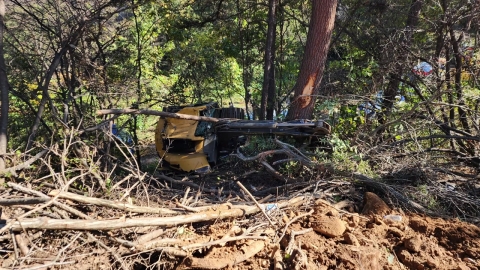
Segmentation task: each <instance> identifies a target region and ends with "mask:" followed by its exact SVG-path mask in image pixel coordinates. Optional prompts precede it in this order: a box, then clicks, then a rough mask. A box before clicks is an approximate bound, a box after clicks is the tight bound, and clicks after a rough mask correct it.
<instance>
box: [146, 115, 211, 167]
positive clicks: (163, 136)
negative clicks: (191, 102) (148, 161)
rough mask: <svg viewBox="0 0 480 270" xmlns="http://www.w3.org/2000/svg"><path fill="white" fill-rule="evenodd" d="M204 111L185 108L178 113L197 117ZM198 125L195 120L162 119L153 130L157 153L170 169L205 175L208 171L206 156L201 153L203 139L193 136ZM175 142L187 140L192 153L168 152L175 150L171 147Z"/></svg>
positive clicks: (173, 146)
mask: <svg viewBox="0 0 480 270" xmlns="http://www.w3.org/2000/svg"><path fill="white" fill-rule="evenodd" d="M205 109H206V106H197V107H185V108H182V109H180V110H179V111H178V113H181V114H189V115H195V116H199V115H200V111H203V110H205ZM198 123H199V122H198V121H196V120H185V119H176V118H162V119H160V120H159V121H158V123H157V127H156V129H155V145H156V149H157V153H158V155H159V156H160V158H162V160H163V161H164V162H167V164H169V166H170V167H171V168H174V169H179V170H182V171H185V172H190V171H193V172H197V173H206V172H208V171H209V170H210V165H209V163H208V159H207V156H206V155H205V154H204V152H203V145H204V141H205V138H204V137H203V136H195V131H196V129H197V125H198ZM175 140H177V141H178V140H188V141H189V142H191V143H193V147H191V150H193V151H191V152H188V153H175V152H174V151H169V150H170V149H172V150H173V149H174V148H175V145H173V142H174V141H175Z"/></svg>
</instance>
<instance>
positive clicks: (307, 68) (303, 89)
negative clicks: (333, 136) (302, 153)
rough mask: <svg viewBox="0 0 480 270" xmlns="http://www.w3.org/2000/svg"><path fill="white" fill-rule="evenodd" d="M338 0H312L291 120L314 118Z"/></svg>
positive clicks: (290, 114)
mask: <svg viewBox="0 0 480 270" xmlns="http://www.w3.org/2000/svg"><path fill="white" fill-rule="evenodd" d="M336 9H337V0H312V16H311V19H310V26H309V29H308V35H307V43H306V47H305V54H304V56H303V60H302V64H301V66H300V73H299V75H298V79H297V82H296V84H295V86H294V89H293V90H294V96H293V99H292V103H291V105H290V109H289V111H288V114H287V119H288V120H293V119H310V118H312V114H313V109H314V106H315V100H316V95H318V92H319V86H320V82H321V81H322V76H323V71H324V69H325V62H326V59H327V53H328V48H329V45H330V39H331V37H332V31H333V26H334V22H335V14H336Z"/></svg>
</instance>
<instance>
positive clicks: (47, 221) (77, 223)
mask: <svg viewBox="0 0 480 270" xmlns="http://www.w3.org/2000/svg"><path fill="white" fill-rule="evenodd" d="M303 199H304V197H296V198H293V199H291V200H289V201H286V202H282V203H278V204H277V205H276V206H277V207H278V208H283V207H286V206H290V205H296V204H298V203H299V202H301V201H303ZM259 211H260V210H259V209H258V207H257V206H248V205H245V206H239V205H236V206H232V207H230V208H227V207H226V206H223V207H218V208H217V209H216V210H215V211H213V210H210V211H205V212H201V213H194V214H189V215H179V216H173V217H148V218H119V219H110V220H94V219H89V220H78V219H51V218H46V217H40V218H25V219H21V220H7V224H6V225H7V226H10V228H11V229H12V230H14V231H21V230H24V229H39V230H99V231H101V230H103V231H108V230H116V229H123V228H132V227H145V226H164V227H173V226H178V225H183V224H191V223H196V222H203V221H211V220H219V219H226V218H236V217H243V216H245V215H251V214H255V213H257V212H259Z"/></svg>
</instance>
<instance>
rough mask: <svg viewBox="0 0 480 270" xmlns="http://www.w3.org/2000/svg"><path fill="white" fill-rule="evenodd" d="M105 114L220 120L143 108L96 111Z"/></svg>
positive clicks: (213, 121)
mask: <svg viewBox="0 0 480 270" xmlns="http://www.w3.org/2000/svg"><path fill="white" fill-rule="evenodd" d="M105 114H144V115H154V116H163V117H168V118H176V119H185V120H197V121H205V122H212V123H216V122H219V121H221V120H220V119H218V118H214V117H206V116H196V115H189V114H183V113H169V112H161V111H155V110H143V109H106V110H98V111H97V115H105Z"/></svg>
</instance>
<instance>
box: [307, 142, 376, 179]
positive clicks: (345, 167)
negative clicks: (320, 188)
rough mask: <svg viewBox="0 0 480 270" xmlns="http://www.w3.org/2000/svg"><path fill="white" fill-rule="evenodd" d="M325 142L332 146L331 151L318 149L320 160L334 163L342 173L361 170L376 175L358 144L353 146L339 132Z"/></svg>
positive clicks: (317, 155) (363, 172) (317, 153)
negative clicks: (359, 149) (360, 151)
mask: <svg viewBox="0 0 480 270" xmlns="http://www.w3.org/2000/svg"><path fill="white" fill-rule="evenodd" d="M325 143H327V144H329V145H330V146H331V148H332V152H331V153H326V152H323V151H318V150H317V151H316V153H315V156H316V159H317V160H319V161H320V162H324V163H327V164H328V163H329V164H331V165H333V167H334V169H335V171H338V172H342V173H345V172H347V173H352V172H359V173H362V174H365V175H368V176H375V173H374V170H373V168H372V167H371V166H370V164H369V163H368V161H366V160H365V159H364V158H363V155H362V154H361V153H359V151H358V149H357V147H356V146H351V145H350V142H349V141H348V140H343V139H341V138H340V137H339V136H338V135H337V134H335V133H334V134H332V135H331V136H330V137H328V138H326V139H325Z"/></svg>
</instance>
